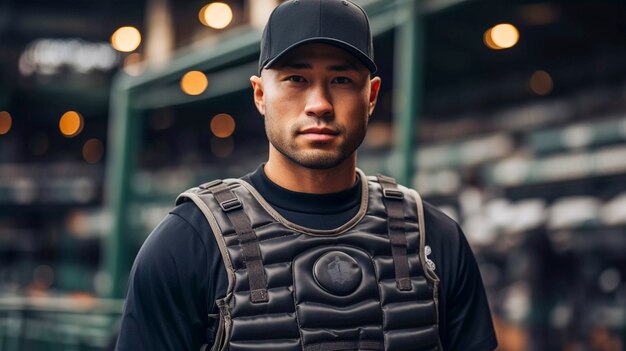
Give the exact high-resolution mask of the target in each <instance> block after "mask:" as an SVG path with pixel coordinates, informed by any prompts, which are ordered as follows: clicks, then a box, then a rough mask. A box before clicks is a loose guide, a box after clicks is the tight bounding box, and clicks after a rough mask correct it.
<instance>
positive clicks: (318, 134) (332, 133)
mask: <svg viewBox="0 0 626 351" xmlns="http://www.w3.org/2000/svg"><path fill="white" fill-rule="evenodd" d="M298 134H300V135H301V136H303V137H305V138H306V139H308V140H311V141H329V140H332V139H334V138H336V137H337V135H338V134H339V132H337V131H336V130H334V129H331V128H328V127H311V128H306V129H303V130H301V131H300V132H298Z"/></svg>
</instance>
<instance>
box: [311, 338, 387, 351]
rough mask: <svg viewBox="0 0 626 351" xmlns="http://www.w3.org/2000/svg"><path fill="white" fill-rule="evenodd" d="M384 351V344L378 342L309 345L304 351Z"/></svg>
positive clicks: (338, 342) (341, 342) (334, 342)
mask: <svg viewBox="0 0 626 351" xmlns="http://www.w3.org/2000/svg"><path fill="white" fill-rule="evenodd" d="M348 350H350V351H352V350H363V351H382V350H384V347H383V344H382V343H380V342H378V341H358V340H357V341H332V342H324V343H319V344H312V345H307V346H305V347H304V351H348Z"/></svg>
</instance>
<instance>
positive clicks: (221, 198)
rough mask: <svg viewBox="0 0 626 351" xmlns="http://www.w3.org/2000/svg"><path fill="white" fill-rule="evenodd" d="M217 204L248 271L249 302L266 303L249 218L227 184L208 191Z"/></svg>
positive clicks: (264, 282) (260, 260)
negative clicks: (234, 235) (227, 223)
mask: <svg viewBox="0 0 626 351" xmlns="http://www.w3.org/2000/svg"><path fill="white" fill-rule="evenodd" d="M208 190H209V191H210V192H212V193H213V196H215V199H216V200H217V201H218V202H219V204H220V207H221V208H222V211H224V213H226V216H227V217H228V219H229V220H230V222H231V223H232V225H233V227H235V231H236V232H237V239H238V240H239V246H240V247H241V252H242V255H243V260H244V263H245V265H246V270H247V271H248V284H249V285H250V300H251V301H252V303H259V302H268V301H269V297H268V294H267V278H266V277H265V270H264V269H263V258H262V256H261V248H260V246H259V241H258V239H257V236H256V233H255V232H254V229H253V228H252V223H251V222H250V218H249V217H248V215H246V213H245V211H244V210H243V204H242V203H241V201H239V199H238V198H237V195H235V193H233V191H232V190H230V188H229V187H228V184H225V183H219V184H217V185H214V186H212V187H210V188H209V189H208Z"/></svg>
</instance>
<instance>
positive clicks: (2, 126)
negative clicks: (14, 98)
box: [0, 111, 13, 135]
mask: <svg viewBox="0 0 626 351" xmlns="http://www.w3.org/2000/svg"><path fill="white" fill-rule="evenodd" d="M12 125H13V120H12V119H11V114H10V113H8V112H7V111H0V135H3V134H6V133H8V132H9V131H10V130H11V126H12Z"/></svg>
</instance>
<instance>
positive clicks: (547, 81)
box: [529, 71, 554, 95]
mask: <svg viewBox="0 0 626 351" xmlns="http://www.w3.org/2000/svg"><path fill="white" fill-rule="evenodd" d="M529 85H530V90H532V91H533V93H535V94H537V95H548V94H550V93H551V92H552V88H553V87H554V83H553V82H552V77H550V74H548V72H546V71H535V72H534V73H533V74H532V76H530V84H529Z"/></svg>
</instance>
